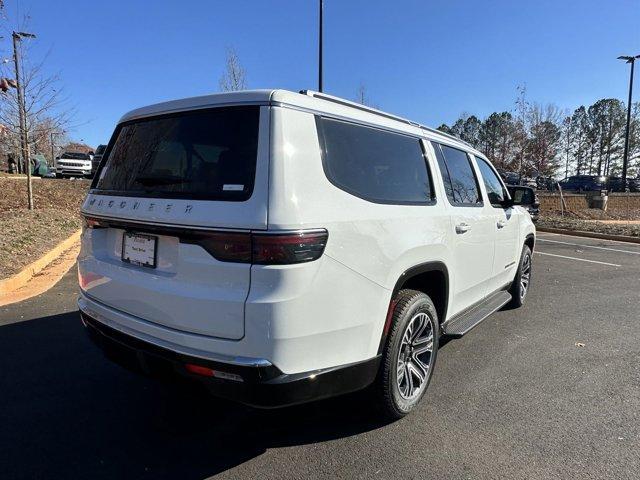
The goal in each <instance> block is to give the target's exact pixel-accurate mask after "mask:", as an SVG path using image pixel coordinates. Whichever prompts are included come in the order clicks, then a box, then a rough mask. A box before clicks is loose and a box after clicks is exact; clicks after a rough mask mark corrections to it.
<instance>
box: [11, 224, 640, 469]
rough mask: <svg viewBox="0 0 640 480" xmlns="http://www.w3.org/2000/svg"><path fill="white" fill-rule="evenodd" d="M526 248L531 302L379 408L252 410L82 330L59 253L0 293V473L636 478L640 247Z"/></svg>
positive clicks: (457, 347) (324, 405) (444, 355)
mask: <svg viewBox="0 0 640 480" xmlns="http://www.w3.org/2000/svg"><path fill="white" fill-rule="evenodd" d="M536 247H537V248H536V254H535V257H534V260H535V263H534V279H533V286H532V290H531V293H530V296H529V298H528V301H527V304H526V305H525V306H524V307H523V308H522V309H520V310H513V311H502V312H498V313H496V314H494V315H493V316H492V317H490V318H489V319H487V320H486V321H485V322H483V323H482V324H481V325H480V326H478V327H477V328H476V329H475V330H473V331H472V332H471V333H469V334H468V335H466V336H465V337H464V338H462V339H460V340H453V341H449V342H447V343H446V344H445V345H444V346H443V347H442V348H441V351H440V353H439V356H438V364H437V366H436V370H435V372H434V378H433V381H432V383H431V386H430V389H429V392H428V393H427V397H426V398H425V401H424V402H423V405H422V406H421V407H420V408H419V409H418V410H417V411H416V412H414V414H412V415H410V416H409V417H407V418H405V419H403V420H401V421H398V422H395V423H392V424H383V423H380V422H378V421H377V420H376V418H375V416H374V413H373V411H372V410H371V408H370V407H369V405H368V404H367V399H366V396H364V395H362V394H354V395H349V396H346V397H341V398H337V399H332V400H328V401H323V402H317V403H314V404H309V405H304V406H299V407H294V408H288V409H283V410H275V411H256V410H252V409H249V408H246V407H243V406H239V405H235V404H231V403H227V402H223V401H219V400H215V399H212V398H210V397H207V396H206V395H203V394H201V393H200V392H198V391H191V390H188V391H180V390H178V389H176V388H172V387H167V386H164V385H161V384H158V383H155V382H154V381H152V380H148V379H145V378H141V377H138V376H136V375H134V374H131V373H129V372H127V371H125V370H123V369H121V368H120V367H117V366H115V365H113V364H111V363H109V362H108V361H106V360H105V359H103V357H102V356H101V354H100V353H99V352H98V351H97V350H96V349H95V348H94V347H93V345H91V344H90V343H89V341H88V339H86V338H85V334H84V332H83V329H82V327H81V325H80V322H79V320H78V316H77V313H76V307H75V299H76V296H77V294H76V284H75V282H76V279H75V272H74V271H73V269H72V271H71V272H69V273H68V274H67V275H66V276H65V277H64V278H63V280H62V281H61V282H60V283H58V284H57V285H56V286H55V287H54V288H53V289H51V290H50V291H49V292H47V293H45V294H43V295H40V296H38V297H34V298H32V299H30V300H27V301H24V302H22V303H18V304H14V305H10V306H7V307H1V308H0V478H2V479H18V478H23V479H34V478H91V479H102V478H105V479H106V478H109V479H113V478H119V479H138V478H140V479H147V478H148V479H161V478H172V479H175V478H180V479H185V480H190V479H203V478H207V477H210V476H214V475H219V478H261V479H266V478H278V479H282V478H304V479H307V478H327V477H328V478H350V479H351V478H394V479H401V478H402V479H403V478H421V479H428V478H437V479H446V478H451V479H461V478H470V479H493V478H508V479H548V478H566V479H573V478H589V479H591V478H593V479H602V478H612V479H614V478H615V479H637V478H639V476H640V474H639V473H638V472H640V453H639V452H640V361H639V359H640V306H639V303H640V290H639V287H640V245H635V244H625V243H619V242H610V241H601V240H594V239H584V238H576V237H569V236H560V235H553V234H544V233H541V234H540V235H539V242H538V243H537V246H536Z"/></svg>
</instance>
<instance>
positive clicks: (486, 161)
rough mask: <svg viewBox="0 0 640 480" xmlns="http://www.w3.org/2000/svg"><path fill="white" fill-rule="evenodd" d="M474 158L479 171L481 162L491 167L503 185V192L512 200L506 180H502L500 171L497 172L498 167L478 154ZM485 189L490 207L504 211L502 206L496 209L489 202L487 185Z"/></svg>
mask: <svg viewBox="0 0 640 480" xmlns="http://www.w3.org/2000/svg"><path fill="white" fill-rule="evenodd" d="M473 156H474V158H475V160H476V164H478V170H480V166H479V165H480V164H479V163H478V161H479V160H482V161H484V162H485V163H486V164H487V165H488V166H489V168H490V169H491V171H492V172H493V173H494V174H495V175H496V177H498V181H499V182H500V185H502V190H503V192H504V193H505V194H506V195H507V198H509V199H510V198H511V193H509V189H508V188H507V185H506V184H505V183H504V180H502V177H501V176H500V174H499V173H498V170H496V167H494V166H493V164H492V163H491V162H490V161H489V160H487V159H486V158H484V157H482V156H480V155H478V154H477V153H474V154H473ZM480 176H482V171H480ZM484 189H485V192H484V193H485V194H486V195H487V201H488V202H489V205H491V206H492V207H493V208H497V209H500V210H504V208H503V207H502V206H498V207H496V206H495V205H494V204H493V203H491V201H490V200H489V192H488V191H486V190H487V187H486V185H485V187H484Z"/></svg>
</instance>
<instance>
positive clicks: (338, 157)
mask: <svg viewBox="0 0 640 480" xmlns="http://www.w3.org/2000/svg"><path fill="white" fill-rule="evenodd" d="M316 122H317V126H318V136H319V138H320V144H321V148H322V154H323V165H324V170H325V174H326V175H327V178H328V179H329V180H330V181H331V182H332V183H333V184H334V185H335V186H337V187H338V188H340V189H342V190H344V191H346V192H349V193H351V194H352V195H355V196H357V197H360V198H363V199H365V200H368V201H371V202H376V203H390V204H429V203H433V201H434V196H433V185H432V182H431V175H430V174H429V170H428V166H427V163H426V159H425V156H424V152H423V150H422V146H421V144H420V140H419V139H418V138H414V137H410V136H408V135H403V134H400V133H393V132H389V131H386V130H380V129H377V128H371V127H366V126H363V125H357V124H354V123H349V122H343V121H340V120H334V119H330V118H324V117H316Z"/></svg>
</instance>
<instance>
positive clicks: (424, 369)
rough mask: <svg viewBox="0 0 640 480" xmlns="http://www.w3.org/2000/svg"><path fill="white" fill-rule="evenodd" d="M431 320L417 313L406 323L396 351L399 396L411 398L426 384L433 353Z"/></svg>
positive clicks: (426, 315) (420, 391)
mask: <svg viewBox="0 0 640 480" xmlns="http://www.w3.org/2000/svg"><path fill="white" fill-rule="evenodd" d="M433 334H434V328H433V320H432V319H431V317H430V316H429V315H428V314H426V313H423V312H421V313H417V314H416V315H414V316H413V318H411V320H410V321H409V323H408V324H407V328H406V329H405V331H404V335H403V336H402V342H401V343H400V348H399V351H398V362H397V385H398V390H399V392H400V396H401V397H402V398H404V399H406V400H411V399H413V398H415V397H417V396H418V395H420V394H421V393H422V390H423V389H424V387H425V385H427V383H428V380H429V376H430V375H431V370H432V367H433V361H434V359H435V355H433Z"/></svg>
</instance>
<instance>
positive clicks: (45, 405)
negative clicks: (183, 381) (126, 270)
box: [0, 312, 383, 480]
mask: <svg viewBox="0 0 640 480" xmlns="http://www.w3.org/2000/svg"><path fill="white" fill-rule="evenodd" d="M381 426H383V424H382V423H381V422H380V421H378V420H377V416H376V414H375V412H374V411H373V409H372V408H371V407H370V406H369V405H368V404H367V402H366V399H365V398H364V397H363V395H362V394H352V395H347V396H343V397H339V398H335V399H330V400H326V401H322V402H316V403H312V404H307V405H301V406H297V407H291V408H286V409H280V410H255V409H251V408H249V407H244V406H241V405H237V404H234V403H230V402H225V401H222V400H217V399H214V398H212V397H211V396H209V395H207V394H205V393H204V392H203V391H201V390H199V389H197V388H196V387H193V388H176V387H175V386H166V385H163V384H161V383H157V382H155V381H153V380H150V379H147V378H144V377H141V376H137V375H135V374H133V373H130V372H128V371H126V370H124V369H122V368H120V367H118V366H116V365H114V364H112V363H110V362H109V361H108V360H106V359H105V358H104V357H103V356H102V354H101V352H100V351H99V350H98V349H97V348H95V347H94V346H93V345H92V344H91V342H90V341H89V339H88V338H86V334H85V332H84V329H83V327H82V326H81V324H80V321H79V319H78V314H77V313H76V312H72V313H66V314H61V315H54V316H49V317H42V318H39V319H36V320H30V321H24V322H20V323H14V324H9V325H6V326H1V327H0V472H2V475H1V476H2V478H3V479H13V478H29V479H31V478H40V477H46V478H91V479H99V478H109V479H112V478H119V479H133V478H150V479H159V478H172V479H173V478H180V479H185V480H188V479H196V478H197V479H201V478H205V477H207V476H209V475H214V474H216V473H220V472H223V471H225V470H228V469H230V468H232V467H234V466H236V465H239V464H241V463H243V462H246V461H248V460H250V459H252V458H254V457H256V456H259V455H261V454H262V453H264V452H265V451H266V449H267V448H272V447H281V446H291V445H300V444H306V443H314V442H321V441H325V440H330V439H335V438H341V437H346V436H351V435H355V434H358V433H361V432H365V431H369V430H372V429H375V428H379V427H381Z"/></svg>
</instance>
